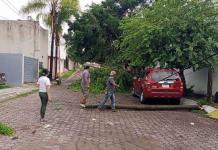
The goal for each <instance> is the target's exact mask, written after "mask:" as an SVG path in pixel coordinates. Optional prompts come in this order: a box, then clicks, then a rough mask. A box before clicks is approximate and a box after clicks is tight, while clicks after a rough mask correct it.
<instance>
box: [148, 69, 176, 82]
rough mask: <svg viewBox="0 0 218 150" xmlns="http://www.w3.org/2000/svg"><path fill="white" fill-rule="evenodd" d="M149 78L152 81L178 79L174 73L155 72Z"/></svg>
mask: <svg viewBox="0 0 218 150" xmlns="http://www.w3.org/2000/svg"><path fill="white" fill-rule="evenodd" d="M151 78H152V80H154V81H161V80H163V79H164V80H176V79H179V75H178V73H177V72H175V71H157V72H153V73H152V75H151ZM165 78H166V79H165Z"/></svg>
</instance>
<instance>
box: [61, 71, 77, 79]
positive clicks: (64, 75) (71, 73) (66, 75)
mask: <svg viewBox="0 0 218 150" xmlns="http://www.w3.org/2000/svg"><path fill="white" fill-rule="evenodd" d="M74 72H75V70H70V71H67V72H65V73H63V75H62V76H61V77H62V78H63V79H67V78H69V77H70V76H72V75H73V73H74Z"/></svg>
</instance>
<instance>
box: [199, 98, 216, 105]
mask: <svg viewBox="0 0 218 150" xmlns="http://www.w3.org/2000/svg"><path fill="white" fill-rule="evenodd" d="M197 103H198V105H200V106H202V105H209V106H214V105H215V103H214V102H212V101H208V100H207V99H198V100H197Z"/></svg>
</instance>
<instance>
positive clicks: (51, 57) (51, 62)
mask: <svg viewBox="0 0 218 150" xmlns="http://www.w3.org/2000/svg"><path fill="white" fill-rule="evenodd" d="M53 49H54V31H53V30H52V35H51V56H50V75H49V78H50V79H51V80H52V74H53V59H54V57H53Z"/></svg>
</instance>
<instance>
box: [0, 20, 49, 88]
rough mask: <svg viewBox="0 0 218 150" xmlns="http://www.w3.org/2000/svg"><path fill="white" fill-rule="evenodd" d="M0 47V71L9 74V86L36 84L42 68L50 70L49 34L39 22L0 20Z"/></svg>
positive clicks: (7, 76)
mask: <svg viewBox="0 0 218 150" xmlns="http://www.w3.org/2000/svg"><path fill="white" fill-rule="evenodd" d="M0 45H1V46H0V59H1V64H0V72H4V73H5V74H6V78H7V83H8V84H11V85H22V84H23V83H25V82H35V81H36V80H37V78H38V70H39V65H41V66H42V67H44V68H47V67H48V31H47V30H45V29H43V28H42V27H41V26H40V25H39V22H38V21H31V20H0ZM13 60H14V61H15V62H13ZM16 60H19V61H17V64H16ZM18 62H19V63H18ZM14 65H16V67H15V68H14V67H13V66H14ZM10 68H14V69H13V70H12V69H10ZM17 72H19V80H18V79H17V76H16V75H15V74H16V73H17ZM15 76H16V77H15Z"/></svg>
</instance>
